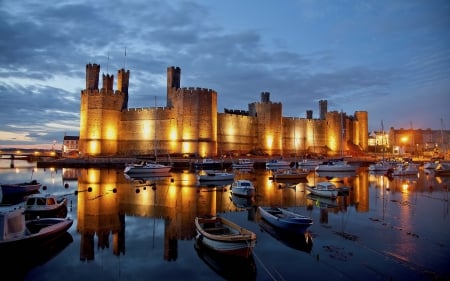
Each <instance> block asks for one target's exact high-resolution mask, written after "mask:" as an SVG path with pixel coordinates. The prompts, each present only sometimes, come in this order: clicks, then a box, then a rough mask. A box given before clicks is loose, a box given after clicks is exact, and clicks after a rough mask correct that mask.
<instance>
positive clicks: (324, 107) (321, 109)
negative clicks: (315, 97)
mask: <svg viewBox="0 0 450 281" xmlns="http://www.w3.org/2000/svg"><path fill="white" fill-rule="evenodd" d="M327 111H328V108H327V101H326V100H320V101H319V112H320V119H322V120H325V117H326V116H327Z"/></svg>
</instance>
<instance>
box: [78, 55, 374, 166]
mask: <svg viewBox="0 0 450 281" xmlns="http://www.w3.org/2000/svg"><path fill="white" fill-rule="evenodd" d="M99 72H100V66H99V65H96V64H94V65H92V64H88V65H87V66H86V89H85V90H83V91H82V92H81V105H80V141H79V148H80V152H81V153H82V154H85V155H116V154H118V155H155V153H156V154H158V155H167V154H183V155H186V154H190V155H192V154H194V155H198V156H200V157H215V156H219V155H222V154H225V153H227V152H237V153H248V152H250V151H254V150H258V151H263V152H265V153H267V154H269V155H286V156H287V155H289V154H301V153H307V152H308V153H314V152H315V153H321V154H324V153H330V151H331V154H337V153H339V152H340V147H341V129H340V126H341V113H339V112H326V110H327V109H326V101H321V103H320V111H321V112H320V115H321V116H322V115H323V116H324V117H325V118H324V119H322V118H320V119H312V112H311V111H309V113H310V114H309V117H308V118H292V117H283V116H282V104H281V103H276V102H275V103H274V102H271V101H270V94H269V93H268V92H263V93H262V94H261V101H260V102H255V103H251V104H249V105H248V107H249V110H248V111H232V110H228V111H227V110H226V111H225V113H218V112H217V92H216V91H214V90H211V89H206V88H193V87H190V88H181V87H180V80H181V70H180V69H179V68H175V67H169V68H168V69H167V76H168V77H167V83H168V85H167V106H166V107H142V108H128V86H129V77H130V74H129V71H125V70H123V69H121V70H119V72H118V86H117V90H114V89H113V81H114V76H112V75H103V83H104V85H103V87H102V88H101V89H99V88H98V87H99V85H98V76H99ZM342 123H343V124H344V133H345V134H344V141H343V142H342V144H343V150H349V149H351V147H350V146H349V145H347V143H350V144H354V145H356V146H359V147H361V148H363V149H366V148H367V146H368V144H367V142H368V131H367V130H368V128H367V123H368V118H367V112H364V111H358V112H356V113H355V116H347V115H345V114H343V122H342Z"/></svg>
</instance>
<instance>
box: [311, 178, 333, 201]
mask: <svg viewBox="0 0 450 281" xmlns="http://www.w3.org/2000/svg"><path fill="white" fill-rule="evenodd" d="M305 188H306V190H307V191H309V192H310V193H311V194H313V195H317V196H321V197H327V198H331V199H335V198H336V197H337V196H338V192H339V190H338V189H337V188H336V185H335V184H334V183H331V182H328V181H324V182H319V183H317V184H316V185H315V186H310V185H306V187H305Z"/></svg>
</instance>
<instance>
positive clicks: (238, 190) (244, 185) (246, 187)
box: [231, 179, 255, 196]
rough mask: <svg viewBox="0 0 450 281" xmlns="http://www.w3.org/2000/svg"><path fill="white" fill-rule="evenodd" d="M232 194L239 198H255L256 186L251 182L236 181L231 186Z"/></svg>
mask: <svg viewBox="0 0 450 281" xmlns="http://www.w3.org/2000/svg"><path fill="white" fill-rule="evenodd" d="M231 193H232V194H234V195H238V196H253V195H255V186H254V185H253V183H252V182H251V181H249V180H244V179H240V180H235V181H234V182H233V183H232V184H231Z"/></svg>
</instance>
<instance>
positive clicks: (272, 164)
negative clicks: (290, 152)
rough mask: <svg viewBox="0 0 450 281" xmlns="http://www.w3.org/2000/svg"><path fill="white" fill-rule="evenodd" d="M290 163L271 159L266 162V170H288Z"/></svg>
mask: <svg viewBox="0 0 450 281" xmlns="http://www.w3.org/2000/svg"><path fill="white" fill-rule="evenodd" d="M290 166H291V162H289V161H286V160H282V159H272V160H269V161H267V162H266V169H279V168H289V167H290Z"/></svg>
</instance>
